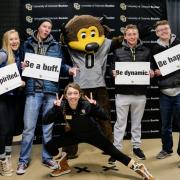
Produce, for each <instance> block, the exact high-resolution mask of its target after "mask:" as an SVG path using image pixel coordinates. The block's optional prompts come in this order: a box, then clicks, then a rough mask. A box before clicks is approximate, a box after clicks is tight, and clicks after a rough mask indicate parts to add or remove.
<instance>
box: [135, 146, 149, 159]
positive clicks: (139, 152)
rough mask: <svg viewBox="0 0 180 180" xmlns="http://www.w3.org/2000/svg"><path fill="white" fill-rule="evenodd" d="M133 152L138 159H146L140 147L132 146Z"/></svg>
mask: <svg viewBox="0 0 180 180" xmlns="http://www.w3.org/2000/svg"><path fill="white" fill-rule="evenodd" d="M133 153H134V155H135V156H136V157H137V158H138V159H140V160H145V159H146V156H145V155H144V152H143V151H142V150H141V149H140V148H133Z"/></svg>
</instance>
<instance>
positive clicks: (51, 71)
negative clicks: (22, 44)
mask: <svg viewBox="0 0 180 180" xmlns="http://www.w3.org/2000/svg"><path fill="white" fill-rule="evenodd" d="M61 61H62V59H61V58H55V57H50V56H43V55H38V54H32V53H26V54H25V58H24V62H26V64H27V67H25V69H24V70H23V73H22V75H23V76H26V77H31V78H37V79H43V80H49V81H55V82H58V80H59V73H60V68H61Z"/></svg>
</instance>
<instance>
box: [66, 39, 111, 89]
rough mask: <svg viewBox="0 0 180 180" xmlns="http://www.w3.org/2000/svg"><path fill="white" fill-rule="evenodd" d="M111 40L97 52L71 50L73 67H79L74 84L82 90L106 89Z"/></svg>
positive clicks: (106, 41) (106, 40) (105, 42)
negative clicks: (105, 77)
mask: <svg viewBox="0 0 180 180" xmlns="http://www.w3.org/2000/svg"><path fill="white" fill-rule="evenodd" d="M110 46H111V40H110V39H106V38H105V41H104V42H103V44H102V46H101V47H100V48H99V49H98V51H97V52H92V53H91V52H88V53H85V52H81V51H79V52H78V51H74V50H73V49H70V52H69V53H70V55H71V58H72V61H73V66H74V67H78V68H79V71H78V72H77V75H76V77H74V82H76V83H78V84H79V85H80V87H81V88H82V89H89V88H97V87H105V86H106V84H105V79H104V76H105V72H106V63H107V56H108V52H109V51H110Z"/></svg>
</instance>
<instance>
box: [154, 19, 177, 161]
mask: <svg viewBox="0 0 180 180" xmlns="http://www.w3.org/2000/svg"><path fill="white" fill-rule="evenodd" d="M155 30H156V35H157V36H158V37H159V39H158V40H157V43H156V44H155V45H154V46H153V49H152V54H153V55H155V54H158V53H160V52H162V51H165V50H167V49H169V48H171V47H173V46H175V45H177V44H180V40H178V39H177V38H176V36H175V35H174V34H172V33H171V29H170V26H169V23H168V21H166V20H162V21H158V22H156V25H155ZM154 69H155V76H157V81H158V85H159V88H160V91H161V96H160V112H161V120H162V127H161V139H162V150H161V151H160V152H159V153H158V154H157V156H156V158H157V159H164V158H166V157H167V156H170V155H171V154H172V152H173V150H172V147H173V139H172V115H173V112H174V111H173V110H174V108H175V110H176V114H175V115H176V119H177V121H178V125H179V124H180V122H179V121H180V70H177V71H175V72H172V73H170V74H168V75H165V76H162V75H161V71H160V70H159V68H158V67H157V64H156V63H155V67H154ZM179 127H180V125H179ZM178 154H179V155H180V143H179V146H178Z"/></svg>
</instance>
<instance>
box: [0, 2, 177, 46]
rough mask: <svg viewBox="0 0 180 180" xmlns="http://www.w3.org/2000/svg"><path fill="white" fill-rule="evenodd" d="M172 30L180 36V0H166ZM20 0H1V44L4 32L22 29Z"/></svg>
mask: <svg viewBox="0 0 180 180" xmlns="http://www.w3.org/2000/svg"><path fill="white" fill-rule="evenodd" d="M166 3H167V16H168V20H169V22H170V25H171V28H172V32H173V33H175V34H176V35H177V37H178V38H180V0H166ZM19 12H20V0H13V1H12V0H0V46H1V38H2V34H3V33H4V32H5V31H6V30H8V29H11V28H16V29H18V30H20V27H21V25H20V18H19V17H20V15H19Z"/></svg>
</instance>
